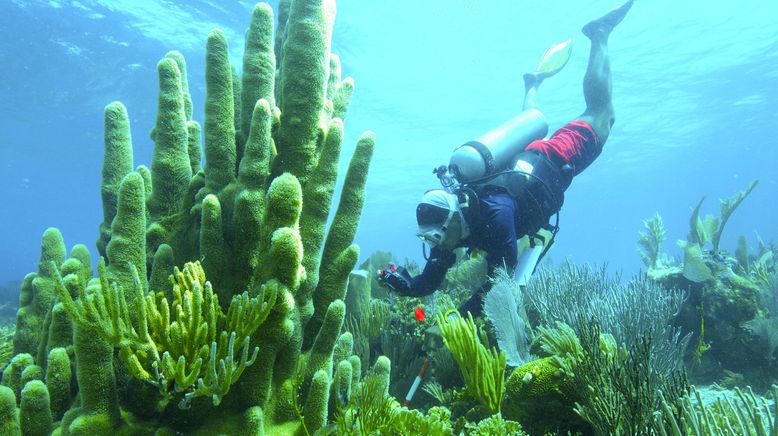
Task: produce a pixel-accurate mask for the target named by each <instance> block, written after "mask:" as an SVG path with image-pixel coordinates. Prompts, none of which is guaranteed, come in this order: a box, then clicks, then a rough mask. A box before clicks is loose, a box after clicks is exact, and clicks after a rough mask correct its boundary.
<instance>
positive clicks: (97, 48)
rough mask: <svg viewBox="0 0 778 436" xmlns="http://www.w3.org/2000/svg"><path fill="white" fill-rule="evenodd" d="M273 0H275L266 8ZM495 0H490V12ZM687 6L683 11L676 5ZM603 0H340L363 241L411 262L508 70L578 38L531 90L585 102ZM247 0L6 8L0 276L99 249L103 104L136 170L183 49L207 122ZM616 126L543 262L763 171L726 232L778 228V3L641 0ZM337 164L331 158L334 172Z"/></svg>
mask: <svg viewBox="0 0 778 436" xmlns="http://www.w3.org/2000/svg"><path fill="white" fill-rule="evenodd" d="M272 3H273V2H271V4H272ZM487 4H488V6H487ZM678 4H682V5H683V6H678ZM614 5H615V3H614V2H613V1H611V0H597V1H591V0H590V1H582V0H548V1H544V2H518V1H515V0H492V1H489V2H478V1H475V0H468V1H465V0H424V1H409V0H394V1H388V0H386V1H384V0H342V1H340V2H338V17H337V21H336V25H335V32H334V41H333V51H334V52H335V53H338V54H339V55H340V56H341V59H342V61H343V69H344V73H345V74H347V75H351V76H353V77H354V78H355V81H356V84H357V89H356V93H355V96H354V100H353V102H352V104H351V108H350V110H349V114H348V117H347V119H346V130H347V134H346V142H345V144H344V152H345V153H346V156H348V154H350V152H351V151H352V150H353V147H354V144H355V142H356V138H357V137H358V136H359V134H360V133H361V132H362V131H364V130H367V129H370V130H374V131H375V132H376V133H377V136H378V146H377V149H376V152H375V157H374V159H373V164H372V169H371V174H370V177H369V181H368V196H367V201H366V204H365V210H364V213H363V218H362V223H361V226H360V229H359V233H358V235H357V241H356V242H357V243H359V244H360V245H361V246H362V253H363V257H365V256H366V255H367V254H368V253H370V252H372V251H373V250H377V249H386V250H390V251H392V252H393V253H394V254H395V255H396V256H397V257H398V258H400V259H402V258H404V257H406V256H407V257H409V258H411V259H417V260H419V259H420V258H421V250H420V246H419V244H418V241H417V239H416V238H415V236H414V234H415V218H414V209H415V204H416V202H417V201H418V199H419V197H420V196H421V194H422V193H423V192H424V190H426V189H428V188H433V187H436V185H437V180H436V179H435V178H434V176H433V175H432V174H431V169H432V168H433V167H434V166H437V165H440V164H443V163H446V162H447V160H448V156H449V153H450V151H451V150H452V149H453V147H455V146H456V145H458V144H460V143H463V142H465V141H467V140H470V139H473V138H475V137H477V136H479V135H480V134H481V133H483V132H485V131H487V130H489V129H490V128H492V127H494V126H496V125H498V124H499V123H501V122H502V121H504V120H506V119H508V118H510V117H511V116H513V115H514V114H516V113H517V111H519V110H520V106H521V98H522V91H523V83H522V80H521V74H522V73H523V72H526V71H529V70H531V69H532V68H534V66H535V63H536V62H537V60H538V58H539V57H540V55H541V54H542V53H543V51H544V50H545V49H546V47H548V46H549V45H551V44H553V43H557V42H560V41H563V40H565V39H568V38H570V37H576V38H577V40H576V47H575V49H574V53H573V58H572V60H571V61H570V63H569V64H568V66H567V67H566V68H565V70H564V71H562V72H561V73H560V74H559V75H557V76H555V77H553V78H551V79H549V80H548V81H546V82H545V83H544V84H543V86H542V88H541V90H540V94H539V98H538V100H539V103H540V106H541V108H542V109H543V111H544V112H545V113H546V115H547V117H548V119H549V121H550V123H551V127H552V129H554V128H556V127H559V126H561V125H563V124H564V123H566V122H567V121H568V120H570V119H572V118H574V117H575V116H576V115H578V114H579V113H580V112H581V111H582V110H583V107H584V106H583V97H582V94H581V79H582V77H583V73H584V69H585V66H586V60H587V55H588V44H587V42H588V41H587V40H586V38H585V37H583V36H582V35H581V34H580V32H579V29H580V27H581V26H582V25H583V24H584V23H585V22H586V21H588V20H589V19H592V18H594V17H596V16H599V15H601V14H602V13H604V12H606V11H607V10H609V9H610V8H612V7H613V6H614ZM252 6H253V3H252V2H246V1H234V2H233V1H230V2H222V1H216V0H213V1H186V2H184V1H172V0H169V1H164V0H143V1H131V0H96V1H89V0H83V1H69V0H50V1H26V0H4V1H2V2H0V29H2V37H0V59H2V63H1V64H0V65H2V66H1V67H0V89H1V90H2V91H0V169H2V171H0V199H2V206H0V241H2V244H1V245H0V283H3V282H5V281H9V280H18V279H20V278H21V277H23V275H24V274H26V273H27V272H29V271H34V270H36V269H37V259H38V255H39V245H40V237H41V235H42V233H43V231H44V230H45V229H46V227H49V226H56V227H59V228H60V229H61V230H62V232H63V234H64V237H65V241H66V243H67V244H68V246H72V245H73V244H75V243H85V244H86V245H87V246H89V247H90V249H92V250H93V253H94V252H95V250H94V241H95V240H96V238H97V226H98V224H99V223H100V222H101V221H102V207H101V202H100V194H99V184H100V172H101V165H102V162H101V159H102V147H103V145H102V122H103V116H102V109H103V107H104V106H105V104H107V103H109V102H110V101H112V100H121V101H123V102H124V103H125V104H126V106H127V108H128V110H129V112H130V116H131V120H132V129H133V142H134V145H135V162H136V165H137V164H147V165H148V164H149V163H150V157H151V152H152V143H151V141H150V140H149V138H148V132H149V131H150V129H151V126H152V125H153V122H154V117H155V113H156V89H157V88H156V86H157V85H156V71H155V70H156V68H155V66H156V63H157V61H158V60H159V58H161V57H162V56H163V55H164V54H165V53H166V52H167V51H168V50H171V49H178V50H180V51H182V52H183V53H184V55H185V56H186V59H187V62H188V68H189V81H190V87H191V91H192V96H193V99H194V102H195V115H194V117H195V119H197V120H202V119H203V116H202V105H203V96H204V80H203V70H204V68H203V58H204V46H205V39H206V36H207V34H208V32H209V31H210V30H211V29H212V28H213V27H217V26H218V27H220V28H222V29H223V30H224V31H225V32H226V34H227V36H228V38H229V41H230V44H231V51H232V52H233V54H234V58H233V59H234V61H235V62H239V60H240V56H241V52H242V47H243V39H242V38H243V33H244V30H245V27H246V25H247V24H248V20H249V17H250V11H251V8H252ZM610 48H611V59H612V68H613V74H614V104H615V107H616V113H617V115H616V124H615V126H614V128H613V131H612V133H611V136H610V138H609V139H608V142H607V145H606V146H605V150H604V152H603V154H602V155H601V156H600V158H599V159H598V160H597V161H596V162H595V163H594V164H593V165H592V166H591V167H590V168H589V169H587V170H586V171H585V172H584V173H583V174H582V175H581V176H579V177H578V178H576V180H575V181H574V182H573V185H572V187H571V188H570V189H569V191H568V194H567V200H566V204H565V206H564V208H563V211H562V215H561V226H562V230H561V232H560V234H559V236H558V239H557V244H556V245H555V247H554V249H553V250H552V252H551V257H552V258H553V259H554V260H561V259H563V258H565V257H569V258H571V259H572V260H574V261H575V262H597V263H601V262H607V263H608V264H609V265H611V266H612V267H613V268H614V269H620V270H623V271H624V272H625V273H627V274H630V273H634V272H636V271H638V270H639V268H640V267H641V266H642V265H641V263H640V258H639V256H638V254H637V252H636V239H637V234H638V232H639V231H640V230H641V229H642V223H641V221H642V220H643V219H646V218H649V217H650V216H651V215H652V214H653V213H654V212H659V213H660V214H661V215H662V216H663V218H664V220H665V224H666V226H667V228H668V241H667V243H666V244H665V251H666V252H668V253H670V254H672V255H679V254H680V253H679V250H678V248H677V247H676V245H675V241H676V240H678V239H684V238H685V237H686V233H687V231H688V224H687V223H688V217H689V214H690V211H691V208H692V207H693V206H694V205H695V204H696V202H697V201H698V200H699V198H700V197H701V196H703V195H707V200H706V203H705V206H704V208H703V209H704V211H705V212H715V213H718V198H720V197H725V196H729V195H732V194H734V193H735V192H737V191H738V190H740V189H742V188H743V187H745V186H746V185H747V183H748V182H749V181H751V180H752V179H759V180H760V184H759V186H758V187H757V189H756V190H755V191H754V193H753V194H752V195H751V197H749V198H748V199H747V200H746V201H745V202H744V203H743V205H742V206H741V208H740V209H739V210H738V211H737V212H736V213H735V215H734V216H733V218H732V219H731V221H730V223H729V224H728V226H727V229H726V232H725V234H724V238H723V246H724V247H725V248H730V249H734V247H735V242H736V239H737V237H738V235H741V234H743V235H747V236H748V237H749V239H750V241H751V242H752V243H754V244H755V243H756V236H755V232H758V233H759V235H761V237H762V238H763V239H764V240H768V241H769V240H778V226H776V223H778V205H777V204H776V203H778V202H777V201H776V199H778V183H777V182H776V178H777V177H778V176H777V174H778V173H777V172H776V169H775V167H776V164H778V139H776V136H775V134H776V130H778V2H776V1H775V0H740V1H728V2H724V1H716V2H710V1H700V0H685V1H683V2H678V1H677V0H650V1H649V0H638V1H637V4H636V5H635V7H634V8H633V10H632V11H631V12H630V14H629V15H628V16H627V18H626V19H625V21H624V22H623V23H622V24H621V25H620V26H619V27H618V28H617V29H616V30H615V31H614V33H613V35H612V37H611V45H610ZM346 165H347V159H346V158H344V159H342V167H343V168H345V166H346Z"/></svg>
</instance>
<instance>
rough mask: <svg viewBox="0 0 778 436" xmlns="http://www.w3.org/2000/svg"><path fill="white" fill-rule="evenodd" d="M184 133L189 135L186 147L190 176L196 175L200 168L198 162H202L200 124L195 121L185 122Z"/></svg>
mask: <svg viewBox="0 0 778 436" xmlns="http://www.w3.org/2000/svg"><path fill="white" fill-rule="evenodd" d="M186 131H187V134H188V135H189V139H188V147H187V150H188V152H189V165H190V166H191V167H192V174H197V173H198V172H199V171H200V170H201V168H200V160H202V158H203V156H202V153H203V151H202V144H201V143H200V135H201V134H202V132H201V128H200V123H198V122H197V121H191V120H190V121H187V122H186Z"/></svg>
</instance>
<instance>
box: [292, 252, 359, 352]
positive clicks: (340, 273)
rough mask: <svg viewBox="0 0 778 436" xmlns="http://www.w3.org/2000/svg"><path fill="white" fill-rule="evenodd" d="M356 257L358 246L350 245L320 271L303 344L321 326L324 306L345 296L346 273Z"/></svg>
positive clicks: (352, 267) (351, 268)
mask: <svg viewBox="0 0 778 436" xmlns="http://www.w3.org/2000/svg"><path fill="white" fill-rule="evenodd" d="M358 258H359V247H358V246H357V245H351V246H350V247H348V248H347V249H346V250H344V251H343V252H342V253H341V254H340V256H338V258H336V259H335V261H334V262H332V264H331V265H330V266H329V268H328V269H326V270H324V271H323V272H322V273H321V275H320V278H319V283H318V286H317V287H316V292H315V293H314V294H313V308H314V311H313V316H311V319H310V320H309V321H308V324H307V326H306V338H305V339H306V342H305V343H304V346H307V344H310V342H308V340H309V338H310V337H315V336H314V335H315V334H316V333H317V332H318V331H319V329H320V328H321V325H322V322H323V318H324V313H325V312H324V308H325V307H329V306H330V305H331V303H332V302H334V301H338V300H343V299H345V298H346V284H347V282H348V274H349V272H351V270H353V269H354V265H356V263H357V260H358ZM344 307H345V304H344ZM328 311H329V310H328Z"/></svg>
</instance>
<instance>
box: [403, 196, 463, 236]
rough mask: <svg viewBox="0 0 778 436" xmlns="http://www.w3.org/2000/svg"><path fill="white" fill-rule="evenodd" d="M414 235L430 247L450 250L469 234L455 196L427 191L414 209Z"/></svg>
mask: <svg viewBox="0 0 778 436" xmlns="http://www.w3.org/2000/svg"><path fill="white" fill-rule="evenodd" d="M416 222H417V223H418V224H419V231H418V232H417V233H416V235H417V236H418V237H419V238H420V239H421V240H422V241H423V242H426V243H427V244H429V245H430V246H431V247H436V246H440V247H442V248H445V249H448V250H451V249H453V248H455V247H456V246H457V243H458V242H459V241H461V240H462V239H464V238H466V237H467V236H468V234H469V230H468V226H467V222H466V221H465V218H464V215H463V214H462V209H461V208H460V207H459V201H458V199H457V196H456V195H455V194H451V193H449V192H446V191H444V190H442V189H433V190H431V191H427V192H426V193H425V194H424V196H423V197H422V199H421V202H419V205H418V206H417V207H416Z"/></svg>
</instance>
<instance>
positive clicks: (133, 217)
mask: <svg viewBox="0 0 778 436" xmlns="http://www.w3.org/2000/svg"><path fill="white" fill-rule="evenodd" d="M145 232H146V189H145V187H144V186H143V178H142V177H141V176H140V175H139V174H138V173H135V172H132V173H130V174H128V175H127V176H126V177H125V178H124V180H122V184H121V187H120V188H119V202H118V208H117V213H116V218H115V219H114V220H113V223H112V224H111V240H110V242H108V246H107V247H106V254H107V256H108V273H109V274H110V275H111V279H112V280H115V281H116V282H117V284H118V285H119V286H121V287H125V288H127V287H130V286H131V285H132V273H131V272H130V266H131V265H137V268H138V271H139V273H140V274H139V275H140V278H141V285H142V286H143V288H144V289H148V282H147V279H146V277H147V276H146V237H145V236H146V235H145ZM132 306H133V303H131V307H132Z"/></svg>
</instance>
